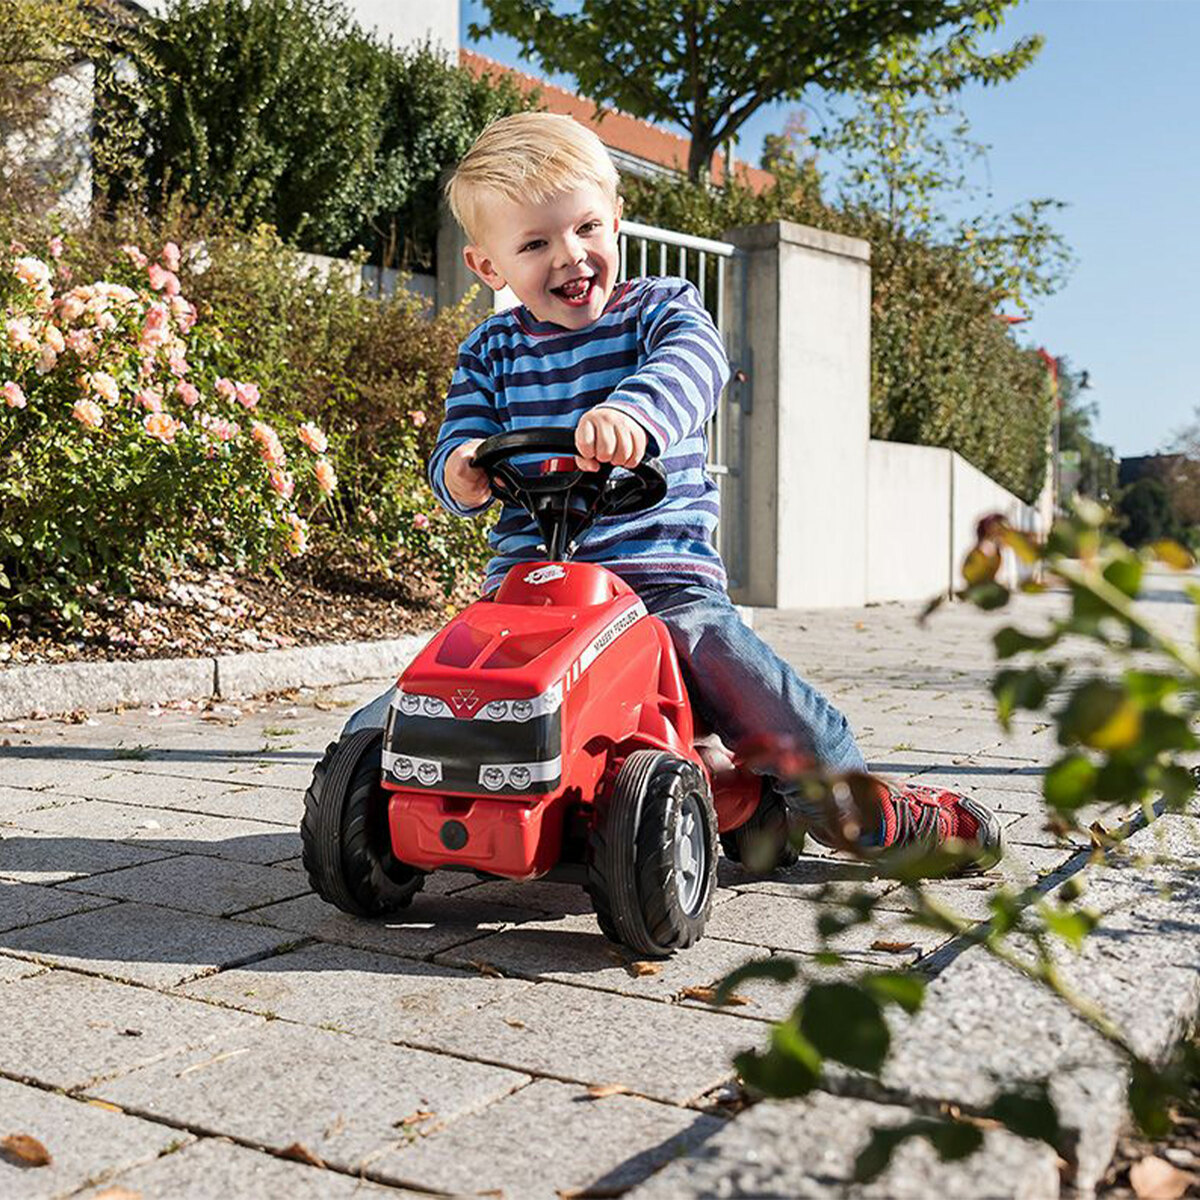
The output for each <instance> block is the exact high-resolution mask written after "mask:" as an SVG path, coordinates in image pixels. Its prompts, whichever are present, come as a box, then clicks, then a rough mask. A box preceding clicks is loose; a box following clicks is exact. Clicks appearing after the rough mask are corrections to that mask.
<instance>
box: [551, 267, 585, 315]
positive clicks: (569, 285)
mask: <svg viewBox="0 0 1200 1200" xmlns="http://www.w3.org/2000/svg"><path fill="white" fill-rule="evenodd" d="M595 286H596V277H595V276H594V275H592V276H587V277H583V276H581V277H580V278H579V279H568V280H567V282H566V283H563V284H560V285H559V286H558V287H556V288H551V289H550V290H551V291H552V292H553V293H554V294H555V295H556V296H557V297H558V298H559V299H560V300H561V301H562V302H563V303H564V304H569V305H571V306H572V307H573V308H582V307H583V305H585V304H586V303H587V302H588V300H589V299H590V298H591V295H592V289H593V288H594V287H595Z"/></svg>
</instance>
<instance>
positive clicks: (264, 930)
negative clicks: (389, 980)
mask: <svg viewBox="0 0 1200 1200" xmlns="http://www.w3.org/2000/svg"><path fill="white" fill-rule="evenodd" d="M294 940H295V935H294V934H290V933H288V932H286V931H285V930H281V929H272V928H270V927H267V926H258V925H250V924H242V923H236V922H233V921H222V920H218V919H216V918H214V917H203V916H196V915H194V914H192V913H185V912H176V911H172V910H170V909H166V908H158V907H155V906H153V905H149V904H135V903H129V902H123V903H118V904H110V905H107V906H106V907H104V908H100V909H96V910H93V911H91V912H85V913H79V914H77V915H75V916H71V917H62V918H60V919H58V920H55V921H46V922H43V923H42V924H40V925H31V926H29V927H27V928H25V929H18V930H15V931H13V932H10V933H5V934H0V952H3V953H7V954H13V955H17V956H20V957H26V958H33V959H36V960H38V961H41V962H48V963H53V964H54V965H56V966H64V967H70V968H72V969H74V970H77V971H83V972H86V973H87V974H92V975H104V976H107V977H109V978H112V979H120V980H126V981H129V982H131V983H143V984H147V985H149V986H151V987H171V986H172V985H174V984H178V983H183V982H184V981H185V980H187V979H195V978H196V977H197V976H199V975H207V974H209V973H210V972H212V971H215V970H218V969H219V968H222V967H231V966H238V965H240V964H241V963H243V962H247V961H249V960H250V959H253V958H257V957H260V956H262V955H265V954H269V953H271V952H272V951H275V950H278V949H279V947H280V946H282V945H285V944H287V943H288V942H291V941H294Z"/></svg>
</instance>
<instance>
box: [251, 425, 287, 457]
mask: <svg viewBox="0 0 1200 1200" xmlns="http://www.w3.org/2000/svg"><path fill="white" fill-rule="evenodd" d="M250 436H251V437H253V438H254V440H255V441H256V442H257V443H258V450H259V453H260V454H261V455H262V456H263V459H264V460H265V461H266V462H267V463H269V464H270V465H271V466H273V467H282V466H284V465H285V464H286V463H287V455H286V454H284V452H283V443H282V442H281V441H280V440H279V434H277V433H276V432H275V430H273V429H272V428H271V427H270V425H264V424H263V422H262V421H255V422H254V424H253V425H252V426H251V427H250Z"/></svg>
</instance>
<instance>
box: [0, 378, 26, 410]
mask: <svg viewBox="0 0 1200 1200" xmlns="http://www.w3.org/2000/svg"><path fill="white" fill-rule="evenodd" d="M0 392H2V393H3V395H4V403H5V404H7V405H8V407H9V408H24V407H25V393H24V392H23V391H21V388H20V385H19V384H16V383H14V382H13V381H12V380H11V379H9V380H8V381H7V382H6V383H5V384H4V387H3V388H0Z"/></svg>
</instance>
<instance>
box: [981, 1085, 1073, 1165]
mask: <svg viewBox="0 0 1200 1200" xmlns="http://www.w3.org/2000/svg"><path fill="white" fill-rule="evenodd" d="M987 1115H988V1116H990V1117H994V1118H995V1119H996V1120H997V1121H999V1122H1000V1124H1001V1125H1003V1126H1004V1127H1005V1129H1008V1130H1010V1131H1011V1132H1013V1133H1015V1134H1016V1135H1017V1136H1018V1137H1023V1138H1034V1139H1036V1140H1037V1141H1039V1142H1045V1143H1046V1144H1047V1145H1049V1146H1053V1147H1054V1148H1055V1149H1056V1150H1057V1149H1058V1148H1059V1145H1060V1143H1061V1138H1062V1127H1061V1126H1060V1124H1059V1121H1058V1109H1057V1108H1055V1107H1054V1101H1053V1100H1051V1099H1050V1092H1049V1089H1048V1088H1047V1086H1046V1084H1045V1082H1044V1081H1039V1082H1038V1083H1033V1084H1029V1085H1027V1086H1025V1087H1022V1088H1019V1089H1017V1090H1016V1091H1012V1092H1002V1093H1001V1094H1000V1095H999V1096H997V1097H996V1099H995V1100H993V1101H992V1104H991V1107H990V1108H989V1109H988V1112H987Z"/></svg>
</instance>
